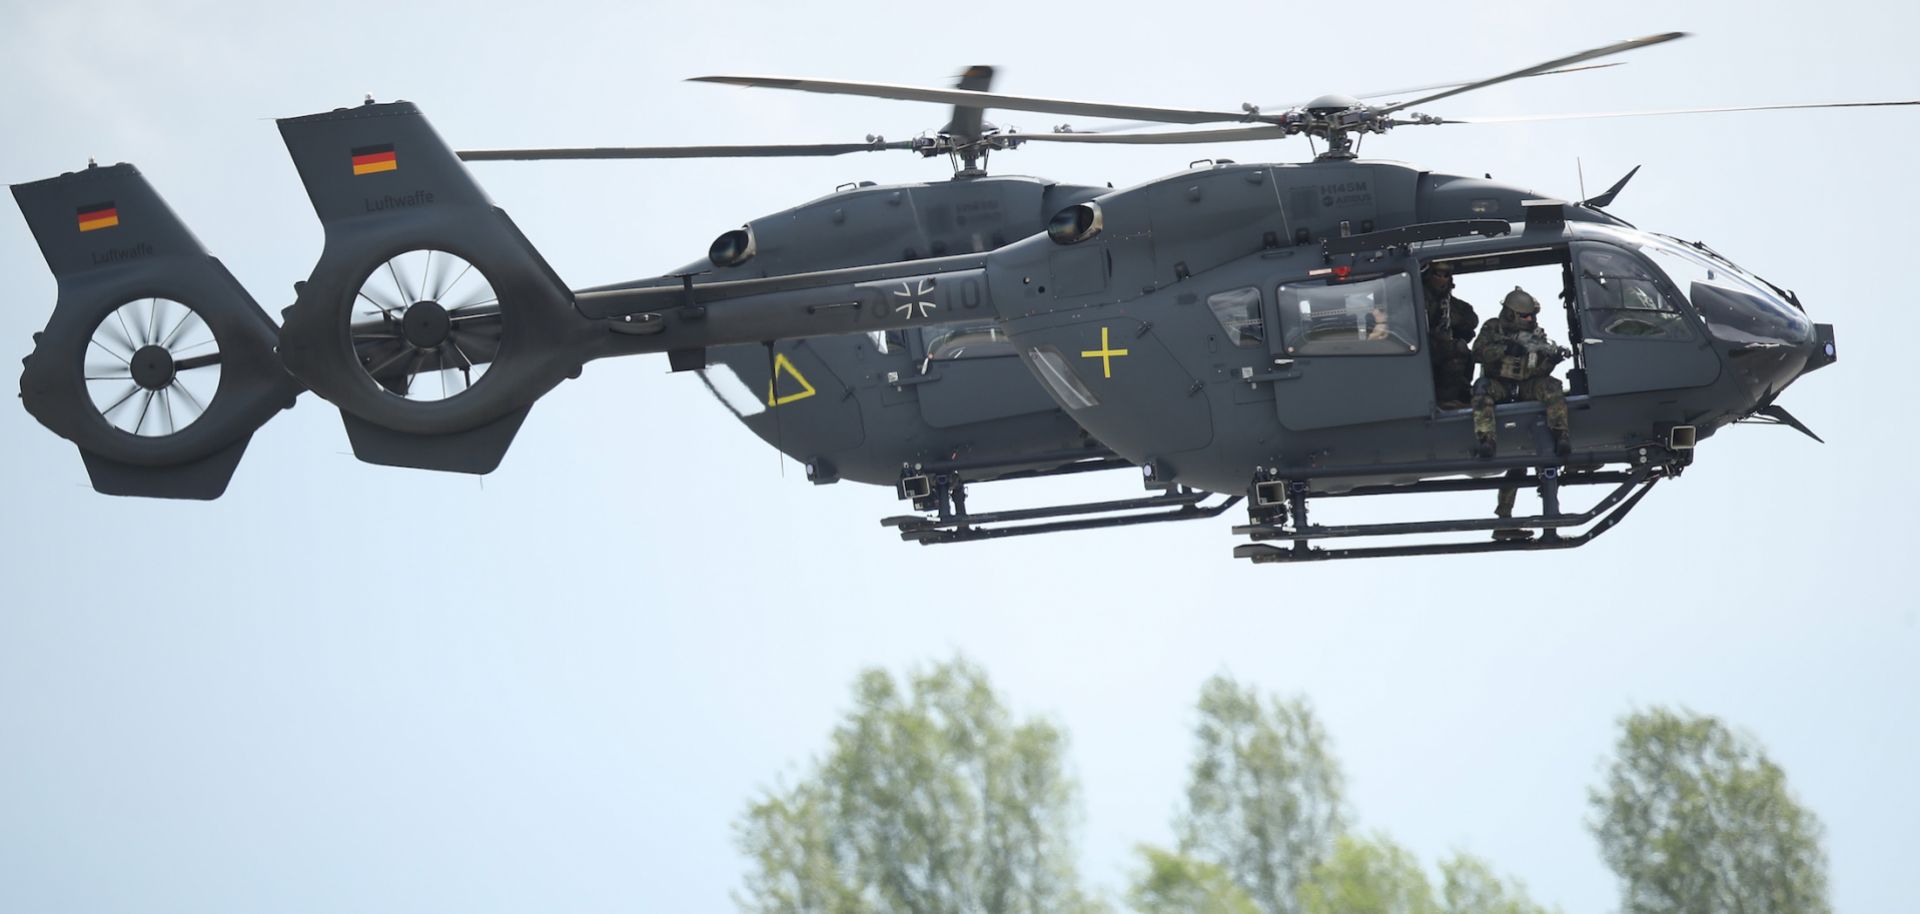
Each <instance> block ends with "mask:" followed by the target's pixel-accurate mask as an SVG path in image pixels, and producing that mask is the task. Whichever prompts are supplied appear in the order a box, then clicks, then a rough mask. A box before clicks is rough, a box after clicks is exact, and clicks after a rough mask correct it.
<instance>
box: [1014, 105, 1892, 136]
mask: <svg viewBox="0 0 1920 914" xmlns="http://www.w3.org/2000/svg"><path fill="white" fill-rule="evenodd" d="M1900 105H1920V99H1915V100H1912V101H1891V102H1820V103H1815V104H1805V105H1736V106H1734V107H1731V108H1669V109H1665V110H1661V111H1601V112H1595V113H1592V114H1523V115H1519V116H1517V117H1448V118H1438V119H1437V120H1438V122H1439V123H1443V124H1524V123H1528V122H1531V121H1574V120H1580V119H1583V118H1600V117H1655V116H1658V115H1663V114H1718V113H1720V112H1722V111H1787V110H1793V109H1798V108H1887V107H1895V106H1900ZM1029 139H1031V138H1029Z"/></svg>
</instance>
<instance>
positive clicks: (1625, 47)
mask: <svg viewBox="0 0 1920 914" xmlns="http://www.w3.org/2000/svg"><path fill="white" fill-rule="evenodd" d="M1685 37H1687V33H1686V32H1663V33H1661V34H1659V35H1648V36H1647V37H1645V38H1634V39H1631V40H1628V41H1617V42H1614V43H1613V44H1610V45H1606V46H1605V47H1598V48H1594V49H1593V50H1591V51H1581V52H1580V53H1578V54H1569V55H1567V56H1565V57H1558V58H1555V59H1553V60H1549V61H1547V62H1545V63H1538V64H1534V65H1533V66H1531V67H1522V68H1521V69H1518V70H1515V71H1513V72H1511V73H1502V74H1501V75H1499V76H1495V77H1493V78H1491V79H1483V80H1480V81H1479V82H1471V83H1467V84H1466V85H1464V86H1456V87H1454V88H1452V89H1448V90H1446V91H1444V92H1437V93H1435V94H1433V95H1425V96H1421V97H1420V98H1416V99H1414V100H1412V101H1408V102H1399V103H1396V104H1392V105H1388V106H1387V107H1385V108H1381V109H1379V111H1378V112H1376V113H1378V114H1392V113H1393V112H1395V111H1399V110H1401V109H1404V108H1411V107H1413V106H1414V105H1424V104H1426V103H1428V102H1432V101H1438V100H1440V99H1443V98H1452V97H1453V96H1455V95H1460V94H1461V93H1465V92H1472V91H1473V90H1475V89H1484V88H1486V87H1488V86H1494V85H1499V84H1500V83H1503V82H1508V81H1510V80H1515V79H1525V78H1526V77H1529V76H1539V75H1541V74H1543V73H1546V72H1547V71H1549V70H1558V69H1560V68H1562V67H1570V66H1573V65H1575V64H1581V63H1586V62H1587V61H1589V60H1597V59H1599V58H1602V57H1609V56H1612V55H1614V54H1619V53H1622V52H1625V51H1631V50H1634V49H1635V48H1645V47H1651V46H1653V45H1656V44H1663V43H1665V42H1669V41H1672V40H1674V39H1676V38H1685Z"/></svg>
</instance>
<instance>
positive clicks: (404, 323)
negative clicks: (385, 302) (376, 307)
mask: <svg viewBox="0 0 1920 914" xmlns="http://www.w3.org/2000/svg"><path fill="white" fill-rule="evenodd" d="M452 331H453V318H452V317H450V316H449V315H448V314H447V309H446V308H444V307H441V305H440V303H439V302H437V301H419V302H414V303H413V305H412V306H411V307H409V308H407V311H406V313H405V314H402V315H401V316H400V334H401V336H403V337H405V338H406V341H407V342H408V343H410V344H412V345H413V346H414V347H415V348H418V349H436V348H438V347H439V346H440V344H441V343H444V342H446V341H447V335H448V334H449V333H451V332H452Z"/></svg>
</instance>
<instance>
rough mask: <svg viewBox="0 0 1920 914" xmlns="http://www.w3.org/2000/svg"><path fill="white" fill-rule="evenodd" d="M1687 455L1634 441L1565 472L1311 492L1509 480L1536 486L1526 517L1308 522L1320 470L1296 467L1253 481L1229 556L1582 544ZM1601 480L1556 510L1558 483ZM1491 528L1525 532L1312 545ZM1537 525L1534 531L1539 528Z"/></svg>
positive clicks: (1438, 487)
mask: <svg viewBox="0 0 1920 914" xmlns="http://www.w3.org/2000/svg"><path fill="white" fill-rule="evenodd" d="M1690 456H1691V455H1690V454H1683V453H1675V452H1672V451H1667V450H1665V449H1662V448H1652V447H1649V448H1644V449H1642V448H1635V449H1632V450H1631V451H1627V452H1616V453H1596V454H1582V455H1576V456H1575V457H1574V458H1573V460H1572V461H1571V463H1572V464H1573V465H1574V466H1579V467H1583V468H1591V469H1581V470H1579V471H1576V472H1566V471H1565V470H1563V469H1562V468H1561V467H1559V466H1552V465H1547V466H1536V467H1525V466H1519V467H1517V468H1518V469H1521V470H1524V471H1526V475H1525V476H1523V477H1496V478H1487V479H1441V480H1424V481H1420V482H1412V483H1405V484H1400V485H1379V486H1360V487H1356V488H1353V489H1350V490H1347V491H1344V492H1337V493H1322V494H1319V495H1314V496H1312V497H1314V498H1342V497H1361V496H1370V495H1411V494H1421V493H1434V492H1472V491H1492V490H1496V489H1500V488H1504V487H1508V486H1513V487H1516V488H1522V489H1524V488H1533V489H1536V490H1537V491H1538V492H1539V493H1540V500H1541V512H1540V513H1539V514H1537V515H1533V516H1530V517H1513V518H1487V517H1477V518H1461V519H1454V520H1436V521H1414V522H1406V523H1387V524H1348V525H1324V524H1314V523H1311V522H1309V520H1308V518H1307V500H1308V483H1307V482H1306V481H1305V480H1306V479H1308V478H1312V477H1313V476H1315V475H1325V474H1323V473H1318V472H1316V471H1296V473H1295V474H1294V475H1296V477H1297V478H1293V479H1288V480H1284V481H1276V480H1266V481H1256V483H1255V486H1254V492H1255V502H1254V504H1253V506H1252V507H1251V508H1250V509H1249V513H1250V515H1251V516H1252V520H1253V522H1252V523H1249V524H1245V525H1242V526H1237V527H1235V528H1233V532H1235V533H1237V534H1241V535H1244V536H1246V537H1248V538H1249V539H1252V540H1255V541H1256V542H1253V543H1248V544H1246V545H1242V546H1237V547H1235V548H1234V550H1233V556H1234V558H1242V559H1249V560H1251V561H1253V562H1254V563H1256V564H1260V563H1266V562H1319V561H1331V560H1335V559H1365V558H1392V557H1399V556H1415V555H1466V554H1471V553H1477V552H1526V551H1533V550H1543V549H1572V548H1575V547H1579V546H1584V545H1586V544H1587V543H1589V542H1592V541H1593V540H1594V539H1596V538H1598V537H1599V536H1600V535H1601V534H1603V533H1605V532H1607V531H1608V530H1611V529H1613V528H1614V526H1616V525H1617V524H1619V523H1620V521H1621V520H1623V519H1625V517H1626V516H1627V513H1628V512H1630V511H1632V510H1633V508H1634V506H1636V505H1638V504H1639V503H1640V499H1642V498H1645V497H1646V495H1647V493H1648V492H1650V491H1652V490H1653V486H1654V484H1655V483H1658V482H1659V481H1660V480H1662V479H1666V478H1668V477H1672V476H1678V475H1680V472H1681V470H1682V469H1684V468H1685V466H1686V465H1687V462H1688V457H1690ZM1508 463H1512V461H1502V462H1501V464H1499V465H1505V464H1508ZM1616 463H1624V464H1627V465H1628V469H1626V470H1606V469H1603V467H1604V466H1606V465H1609V464H1616ZM1489 466H1490V465H1489V464H1481V465H1480V466H1479V467H1478V468H1480V469H1485V468H1489ZM1508 468H1515V467H1508ZM1347 472H1351V471H1350V470H1349V471H1347ZM1606 484H1613V485H1614V486H1615V488H1614V489H1613V491H1612V492H1609V493H1608V494H1607V495H1606V497H1604V498H1602V499H1600V501H1599V502H1598V503H1597V504H1595V505H1594V506H1593V507H1592V508H1589V509H1587V510H1586V511H1582V512H1578V513H1567V512H1563V511H1561V510H1560V490H1561V489H1562V488H1564V487H1566V486H1581V485H1606ZM1282 493H1283V494H1282ZM1263 496H1264V497H1263ZM1581 528H1585V529H1584V530H1582V529H1581ZM1495 530H1518V531H1526V534H1525V535H1526V536H1527V537H1528V538H1527V539H1510V540H1496V539H1474V540H1464V541H1459V542H1442V543H1420V544H1407V545H1392V546H1353V547H1342V548H1323V547H1320V546H1316V545H1313V543H1314V542H1315V541H1317V540H1352V539H1363V538H1367V537H1382V536H1409V535H1418V534H1435V533H1481V534H1488V533H1491V532H1492V531H1495ZM1535 531H1537V532H1538V534H1537V535H1535ZM1576 531H1579V532H1576ZM1263 540H1290V541H1291V543H1292V544H1291V546H1278V545H1273V544H1270V543H1266V542H1260V541H1263Z"/></svg>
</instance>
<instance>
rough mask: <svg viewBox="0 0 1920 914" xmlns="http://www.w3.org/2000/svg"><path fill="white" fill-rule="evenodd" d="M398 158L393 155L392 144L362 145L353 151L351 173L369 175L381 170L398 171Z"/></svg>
mask: <svg viewBox="0 0 1920 914" xmlns="http://www.w3.org/2000/svg"><path fill="white" fill-rule="evenodd" d="M399 169H400V160H399V159H398V158H395V157H394V154H393V144H392V143H388V144H386V145H384V146H362V147H360V148H358V149H355V150H354V151H353V173H354V174H355V175H370V174H375V173H377V172H382V171H398V170H399Z"/></svg>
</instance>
